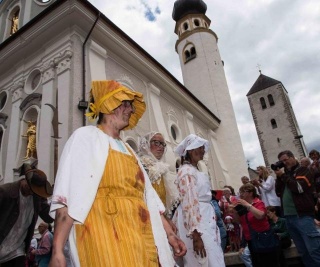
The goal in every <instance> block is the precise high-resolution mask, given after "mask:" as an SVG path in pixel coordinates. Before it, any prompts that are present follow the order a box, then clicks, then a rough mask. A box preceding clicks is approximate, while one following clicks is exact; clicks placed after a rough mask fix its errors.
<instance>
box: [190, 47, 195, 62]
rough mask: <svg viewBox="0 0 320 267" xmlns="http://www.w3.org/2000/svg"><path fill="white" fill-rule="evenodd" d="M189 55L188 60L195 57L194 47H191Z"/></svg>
mask: <svg viewBox="0 0 320 267" xmlns="http://www.w3.org/2000/svg"><path fill="white" fill-rule="evenodd" d="M190 54H191V56H190V59H191V58H195V57H196V55H197V53H196V48H195V47H194V46H193V47H191V49H190Z"/></svg>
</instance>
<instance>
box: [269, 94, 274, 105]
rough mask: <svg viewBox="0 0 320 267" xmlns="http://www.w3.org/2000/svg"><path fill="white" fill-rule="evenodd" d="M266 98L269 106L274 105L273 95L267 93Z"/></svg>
mask: <svg viewBox="0 0 320 267" xmlns="http://www.w3.org/2000/svg"><path fill="white" fill-rule="evenodd" d="M268 100H269V104H270V106H274V100H273V96H272V95H271V94H269V95H268Z"/></svg>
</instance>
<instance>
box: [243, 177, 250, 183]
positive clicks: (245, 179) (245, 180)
mask: <svg viewBox="0 0 320 267" xmlns="http://www.w3.org/2000/svg"><path fill="white" fill-rule="evenodd" d="M241 182H242V184H247V183H249V182H250V179H249V178H248V177H247V176H242V177H241Z"/></svg>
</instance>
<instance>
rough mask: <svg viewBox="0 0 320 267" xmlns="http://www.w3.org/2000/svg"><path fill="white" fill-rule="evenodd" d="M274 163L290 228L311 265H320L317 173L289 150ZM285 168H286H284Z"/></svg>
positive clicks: (278, 189) (303, 257) (281, 153)
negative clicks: (316, 225)
mask: <svg viewBox="0 0 320 267" xmlns="http://www.w3.org/2000/svg"><path fill="white" fill-rule="evenodd" d="M278 159H279V162H277V163H276V164H273V166H272V168H274V167H275V166H278V168H277V169H275V171H274V172H275V173H276V175H277V179H276V193H277V195H278V196H279V197H280V199H281V204H282V210H283V215H284V218H285V219H286V224H287V227H288V231H289V233H290V236H291V238H292V239H293V242H294V243H295V245H296V248H297V250H298V252H299V254H300V255H301V258H302V261H303V264H304V265H305V266H308V267H316V266H320V233H319V232H318V231H317V229H316V227H315V224H314V212H315V202H314V194H313V193H314V185H313V179H314V177H313V172H312V170H310V169H309V168H307V167H301V166H300V164H299V162H298V161H297V160H296V158H295V157H294V155H293V153H292V152H291V151H289V150H285V151H282V152H280V153H279V155H278ZM282 167H284V170H283V169H282Z"/></svg>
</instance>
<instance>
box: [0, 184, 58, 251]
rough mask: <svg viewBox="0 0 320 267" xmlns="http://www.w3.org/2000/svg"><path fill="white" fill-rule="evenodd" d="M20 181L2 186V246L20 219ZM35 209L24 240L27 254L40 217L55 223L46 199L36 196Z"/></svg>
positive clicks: (0, 217) (0, 233)
mask: <svg viewBox="0 0 320 267" xmlns="http://www.w3.org/2000/svg"><path fill="white" fill-rule="evenodd" d="M20 181H21V180H19V181H17V182H13V183H7V184H4V185H1V186H0V214H1V215H0V244H1V243H2V242H3V240H4V239H5V237H6V236H7V235H8V233H9V232H10V230H11V228H12V227H13V226H14V224H15V223H16V221H17V219H18V217H19V212H20V210H19V207H20V205H19V201H20V193H19V192H20ZM33 208H34V214H33V218H32V222H31V224H30V226H29V228H28V233H27V236H26V238H25V240H24V241H25V251H26V252H27V251H28V249H29V246H30V241H31V239H32V236H33V232H34V227H35V225H36V222H37V219H38V216H40V217H41V219H42V220H44V221H45V222H47V223H51V222H53V219H52V218H51V217H50V216H49V210H50V206H49V204H48V203H47V200H46V199H44V198H41V197H39V196H37V195H35V194H34V195H33Z"/></svg>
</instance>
